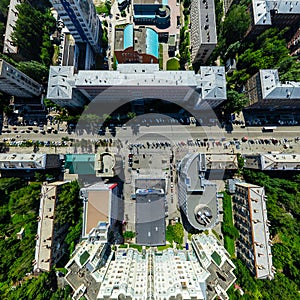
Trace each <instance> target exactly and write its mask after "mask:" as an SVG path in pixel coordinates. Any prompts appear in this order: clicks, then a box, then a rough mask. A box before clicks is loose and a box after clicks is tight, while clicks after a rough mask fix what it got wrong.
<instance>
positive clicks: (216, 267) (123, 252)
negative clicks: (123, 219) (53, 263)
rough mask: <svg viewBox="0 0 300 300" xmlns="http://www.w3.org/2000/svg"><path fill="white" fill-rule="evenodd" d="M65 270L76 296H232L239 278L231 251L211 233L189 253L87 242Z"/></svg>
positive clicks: (201, 237) (198, 239)
mask: <svg viewBox="0 0 300 300" xmlns="http://www.w3.org/2000/svg"><path fill="white" fill-rule="evenodd" d="M66 268H67V270H68V273H67V275H66V277H65V278H66V280H67V282H68V283H69V284H70V285H71V287H72V289H73V290H74V292H75V293H74V296H73V298H74V299H80V297H85V298H86V299H91V300H92V299H103V300H104V299H115V300H117V299H132V300H133V299H134V300H137V299H156V300H163V299H173V300H175V299H195V300H197V299H199V300H200V299H202V300H212V299H215V298H218V299H228V296H227V294H226V291H227V290H228V288H229V287H230V286H231V285H232V284H233V282H234V281H235V279H236V278H235V276H234V275H233V270H234V268H235V267H234V265H233V263H232V262H231V260H230V259H229V255H228V253H227V252H226V250H225V249H224V247H222V246H221V245H219V244H218V242H217V240H216V239H215V238H214V237H213V236H211V235H208V236H207V235H199V236H194V237H193V241H192V247H191V249H190V250H187V251H184V250H174V249H172V248H169V249H167V250H164V251H154V250H153V248H150V249H149V250H146V249H143V250H142V252H139V251H138V250H136V249H132V248H125V249H124V248H123V249H121V248H119V249H117V250H111V249H110V247H109V246H108V244H105V243H103V242H100V241H97V240H95V239H94V240H93V243H91V241H90V240H87V241H84V242H82V243H81V244H80V245H79V246H78V247H77V248H76V251H75V253H74V254H73V256H72V258H71V260H70V261H69V262H68V264H67V265H66Z"/></svg>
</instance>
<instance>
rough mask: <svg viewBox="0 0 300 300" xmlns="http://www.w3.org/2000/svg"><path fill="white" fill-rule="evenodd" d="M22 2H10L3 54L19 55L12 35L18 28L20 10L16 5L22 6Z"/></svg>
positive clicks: (18, 0) (13, 0) (16, 0)
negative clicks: (16, 27)
mask: <svg viewBox="0 0 300 300" xmlns="http://www.w3.org/2000/svg"><path fill="white" fill-rule="evenodd" d="M20 3H21V0H10V2H9V7H8V12H7V22H6V28H5V34H4V43H3V53H5V54H13V55H14V54H17V53H18V48H17V47H16V46H15V45H14V43H13V40H12V33H13V32H14V28H15V26H16V22H17V20H18V14H19V13H18V10H17V9H16V5H18V4H20Z"/></svg>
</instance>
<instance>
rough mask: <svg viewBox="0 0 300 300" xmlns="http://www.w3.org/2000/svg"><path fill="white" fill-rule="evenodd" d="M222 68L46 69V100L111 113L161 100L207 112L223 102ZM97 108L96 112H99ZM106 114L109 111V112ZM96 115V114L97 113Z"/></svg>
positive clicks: (127, 67) (154, 65) (224, 81)
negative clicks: (136, 103) (133, 104)
mask: <svg viewBox="0 0 300 300" xmlns="http://www.w3.org/2000/svg"><path fill="white" fill-rule="evenodd" d="M226 97H227V96H226V80H225V69H224V67H204V66H203V67H200V71H199V73H198V74H195V73H194V71H159V66H158V64H118V68H117V70H116V71H79V72H78V73H75V69H74V68H72V67H50V75H49V82H48V94H47V98H48V99H50V100H52V101H53V102H55V103H56V104H58V105H60V106H63V107H70V108H76V107H82V106H83V105H84V104H85V103H89V102H90V101H92V100H94V101H93V103H94V105H95V109H94V111H93V113H97V105H98V106H99V107H100V106H101V116H102V115H103V113H104V111H103V109H105V107H109V109H111V111H113V110H114V109H115V108H118V107H120V105H123V104H124V103H127V102H129V101H133V100H136V99H151V98H152V99H155V98H156V99H162V100H166V101H170V102H173V103H177V104H178V105H184V107H185V108H186V109H191V110H210V109H213V108H214V107H216V106H218V105H219V104H221V103H222V102H223V101H225V100H226ZM104 103H107V106H104V105H103V104H104ZM99 107H98V109H99ZM111 111H110V112H111ZM99 113H100V112H99Z"/></svg>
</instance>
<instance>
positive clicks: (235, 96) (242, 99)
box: [224, 91, 249, 113]
mask: <svg viewBox="0 0 300 300" xmlns="http://www.w3.org/2000/svg"><path fill="white" fill-rule="evenodd" d="M248 102H249V99H248V98H247V96H246V95H244V94H240V93H238V92H236V91H228V92H227V101H226V103H225V106H224V110H225V112H226V113H234V112H240V111H241V110H242V109H243V108H244V107H245V106H246V105H247V104H248Z"/></svg>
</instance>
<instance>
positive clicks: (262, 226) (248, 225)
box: [233, 182, 275, 279]
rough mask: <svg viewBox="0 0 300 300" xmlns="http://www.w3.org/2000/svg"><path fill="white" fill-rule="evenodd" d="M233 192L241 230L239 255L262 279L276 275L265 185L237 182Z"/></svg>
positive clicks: (235, 218) (235, 214)
mask: <svg viewBox="0 0 300 300" xmlns="http://www.w3.org/2000/svg"><path fill="white" fill-rule="evenodd" d="M235 186H236V191H235V195H234V196H233V211H234V223H235V226H236V227H237V229H238V230H239V233H240V235H239V238H238V240H237V242H236V250H237V255H238V257H240V258H241V259H242V260H243V261H244V262H245V264H246V265H247V266H248V268H249V269H250V271H251V272H252V273H253V274H255V276H256V278H258V279H273V278H274V273H275V272H274V267H273V264H272V253H271V245H272V243H271V241H270V232H269V227H270V222H269V221H268V219H267V207H266V201H267V197H266V196H265V189H264V187H260V186H257V185H254V184H250V183H245V182H243V183H236V184H235Z"/></svg>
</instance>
